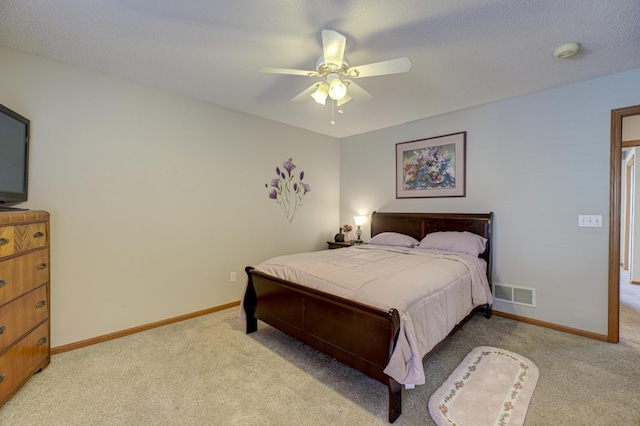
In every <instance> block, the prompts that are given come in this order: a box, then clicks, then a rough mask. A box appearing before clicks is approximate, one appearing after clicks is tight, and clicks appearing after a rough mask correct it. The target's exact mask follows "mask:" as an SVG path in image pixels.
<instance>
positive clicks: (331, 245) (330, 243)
mask: <svg viewBox="0 0 640 426" xmlns="http://www.w3.org/2000/svg"><path fill="white" fill-rule="evenodd" d="M327 245H328V246H329V250H333V249H339V248H344V247H351V246H352V245H354V244H353V243H344V242H337V241H327Z"/></svg>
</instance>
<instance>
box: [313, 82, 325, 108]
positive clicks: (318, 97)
mask: <svg viewBox="0 0 640 426" xmlns="http://www.w3.org/2000/svg"><path fill="white" fill-rule="evenodd" d="M328 95H329V89H328V87H327V84H326V83H322V84H321V85H319V86H318V90H316V91H315V92H313V93H312V94H311V97H312V98H313V99H314V100H315V101H316V102H317V103H319V104H320V105H324V103H325V102H326V101H327V96H328Z"/></svg>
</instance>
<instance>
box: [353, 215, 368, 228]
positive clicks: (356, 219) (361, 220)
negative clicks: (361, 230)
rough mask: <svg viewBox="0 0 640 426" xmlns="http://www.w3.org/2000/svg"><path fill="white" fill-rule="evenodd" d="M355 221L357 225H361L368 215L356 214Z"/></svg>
mask: <svg viewBox="0 0 640 426" xmlns="http://www.w3.org/2000/svg"><path fill="white" fill-rule="evenodd" d="M353 221H354V223H355V224H356V226H361V225H363V224H364V223H365V222H366V221H367V217H366V216H355V217H354V218H353Z"/></svg>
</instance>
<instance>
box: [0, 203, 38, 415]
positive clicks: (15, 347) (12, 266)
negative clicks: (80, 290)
mask: <svg viewBox="0 0 640 426" xmlns="http://www.w3.org/2000/svg"><path fill="white" fill-rule="evenodd" d="M49 332H50V327H49V213H47V212H45V211H37V210H33V211H17V210H16V211H0V407H1V406H2V405H4V403H5V402H6V401H7V400H8V399H9V398H11V397H12V396H13V395H14V394H15V393H16V392H17V391H18V390H19V389H20V388H21V387H22V386H23V385H24V384H25V383H26V382H27V381H28V380H29V378H30V377H31V376H32V375H33V373H35V372H38V371H40V370H42V369H43V368H44V367H46V366H47V365H48V364H49V358H50V350H49Z"/></svg>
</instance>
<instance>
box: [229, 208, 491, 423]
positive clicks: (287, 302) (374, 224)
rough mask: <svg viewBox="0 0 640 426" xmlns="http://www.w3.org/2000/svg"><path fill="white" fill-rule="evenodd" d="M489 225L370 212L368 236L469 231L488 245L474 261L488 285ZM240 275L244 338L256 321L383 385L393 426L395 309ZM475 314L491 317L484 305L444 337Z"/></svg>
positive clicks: (397, 393) (397, 404)
mask: <svg viewBox="0 0 640 426" xmlns="http://www.w3.org/2000/svg"><path fill="white" fill-rule="evenodd" d="M492 221H493V213H486V214H467V213H465V214H451V213H379V212H374V213H373V214H372V215H371V236H372V237H373V236H374V235H377V234H379V233H381V232H399V233H402V234H406V235H411V236H412V237H414V238H416V239H417V240H418V241H420V240H421V239H422V238H424V236H425V235H427V234H429V233H431V232H436V231H469V232H473V233H475V234H478V235H482V236H483V237H485V238H487V240H489V242H488V243H487V249H486V250H485V252H484V253H482V254H481V255H480V257H482V258H483V259H485V260H486V261H487V276H488V278H489V283H491V224H492ZM245 271H246V273H247V275H248V285H247V291H246V293H245V296H244V300H243V302H242V303H243V307H244V309H245V312H246V316H247V334H249V333H252V332H254V331H257V329H258V319H259V320H261V321H263V322H265V323H267V324H269V325H271V326H273V327H275V328H277V329H279V330H280V331H282V332H284V333H286V334H289V335H290V336H292V337H294V338H296V339H298V340H300V341H302V342H304V343H305V344H307V345H309V346H311V347H313V348H315V349H317V350H319V351H321V352H323V353H325V354H327V355H329V356H331V357H333V358H335V359H337V360H338V361H340V362H342V363H344V364H347V365H349V366H351V367H353V368H355V369H356V370H358V371H360V372H362V373H364V374H366V375H367V376H369V377H371V378H373V379H375V380H377V381H379V382H381V383H383V384H385V385H386V386H387V388H388V391H389V422H391V423H393V422H394V421H395V420H396V419H397V418H398V416H400V414H401V412H402V385H401V384H400V383H398V382H397V381H396V380H394V379H392V378H391V377H389V376H387V375H386V374H385V373H384V372H383V370H384V369H385V367H386V366H387V364H388V363H389V358H390V356H391V353H392V352H393V349H394V346H395V342H396V341H397V338H398V333H399V330H400V316H399V314H398V311H397V310H395V309H391V310H389V311H385V310H381V309H378V308H374V307H371V306H368V305H364V304H361V303H358V302H354V301H351V300H348V299H344V298H341V297H338V296H334V295H332V294H328V293H324V292H321V291H318V290H314V289H311V288H308V287H304V286H302V285H299V284H296V283H293V282H289V281H286V280H282V279H279V278H275V277H272V276H270V275H267V274H264V273H261V272H258V271H255V270H254V269H253V268H252V267H247V268H245ZM478 311H483V312H485V314H486V316H487V318H489V317H490V316H491V306H490V305H485V306H479V307H477V308H475V309H474V310H473V311H472V312H471V313H470V314H469V315H468V316H467V317H466V318H465V319H464V320H462V321H461V322H460V324H458V325H457V326H456V327H455V328H454V329H453V330H452V331H451V333H450V334H449V336H451V335H452V334H453V333H455V331H457V330H458V329H459V328H461V327H462V325H463V324H464V323H466V322H467V321H468V320H469V319H470V318H471V317H472V316H474V315H475V314H476V313H477V312H478ZM447 337H448V336H447ZM445 340H446V339H445ZM441 343H442V342H441ZM439 346H440V344H438V345H437V346H436V348H437V347H439ZM436 348H434V350H435V349H436ZM432 352H433V350H432V351H431V352H430V353H432ZM427 355H429V354H427ZM427 355H425V358H426V357H427Z"/></svg>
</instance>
